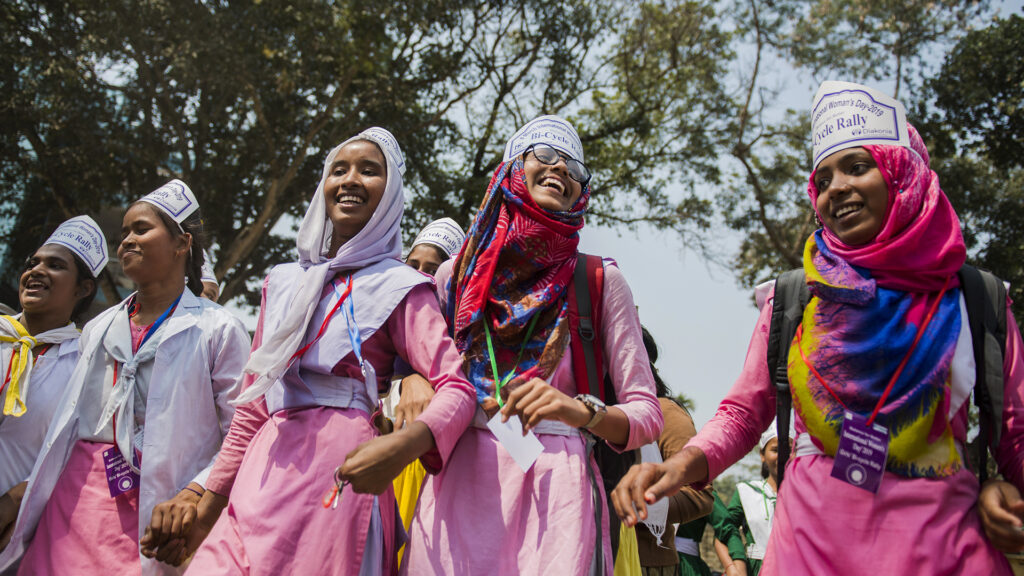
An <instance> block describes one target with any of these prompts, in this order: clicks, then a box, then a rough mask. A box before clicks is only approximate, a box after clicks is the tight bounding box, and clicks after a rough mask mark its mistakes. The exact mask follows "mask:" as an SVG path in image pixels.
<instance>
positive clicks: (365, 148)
mask: <svg viewBox="0 0 1024 576" xmlns="http://www.w3.org/2000/svg"><path fill="white" fill-rule="evenodd" d="M387 183H388V165H387V162H386V161H385V160H384V154H383V153H382V152H381V150H380V148H378V147H377V145H376V144H374V143H373V142H370V141H369V140H356V141H355V142H350V143H349V144H346V145H345V146H344V147H343V148H342V149H341V150H339V151H338V154H337V156H335V157H334V162H333V163H332V164H331V168H330V172H328V174H327V179H326V180H324V204H325V206H326V208H327V217H328V218H329V219H330V221H331V224H332V225H333V226H334V234H333V236H332V237H331V253H330V256H332V257H333V256H334V254H335V253H336V252H337V250H338V248H339V247H341V245H342V244H344V243H345V242H347V241H348V240H349V239H351V238H352V237H353V236H355V235H356V234H358V233H359V231H360V230H362V229H363V227H364V226H366V223H367V222H369V221H370V217H371V216H373V213H374V212H375V211H376V210H377V206H378V205H379V204H380V200H381V198H383V197H384V189H385V188H386V187H387Z"/></svg>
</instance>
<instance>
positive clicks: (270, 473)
mask: <svg viewBox="0 0 1024 576" xmlns="http://www.w3.org/2000/svg"><path fill="white" fill-rule="evenodd" d="M357 305H358V303H357ZM356 310H357V314H358V308H357V309H356ZM263 320H264V319H263V317H262V315H261V317H260V323H259V327H258V328H257V331H256V337H255V340H254V347H255V346H258V345H259V342H260V340H261V338H262V326H263ZM322 321H323V315H322V314H318V315H314V317H313V321H312V322H311V324H310V325H311V326H312V328H311V330H313V331H315V330H317V329H318V328H319V326H320V324H321V322H322ZM336 321H339V322H341V323H342V324H344V320H342V319H341V318H340V316H339V317H338V318H337V320H336ZM446 334H447V331H446V326H445V322H444V318H443V317H442V316H441V312H440V309H439V308H438V305H437V298H436V297H435V295H434V292H433V289H432V288H431V286H430V285H429V284H421V285H418V286H416V287H414V288H413V289H412V290H411V291H409V293H408V294H407V295H406V296H405V298H404V300H402V302H401V303H400V304H399V305H398V307H397V308H395V309H394V311H393V312H392V314H391V316H390V317H389V318H388V320H387V321H386V322H385V324H383V325H382V326H380V328H379V329H378V330H377V331H376V332H375V333H374V334H373V336H371V337H370V338H369V339H367V340H366V341H365V342H363V344H362V354H363V357H364V359H365V360H367V361H369V362H370V363H371V364H372V365H373V366H375V367H377V369H378V370H380V371H381V372H380V373H378V388H379V389H380V390H382V391H383V392H384V393H386V391H387V385H388V384H390V382H389V381H388V378H389V374H387V373H385V368H386V367H387V369H388V371H390V367H391V366H392V365H393V363H394V360H395V358H396V356H400V357H402V358H404V359H405V360H406V361H408V362H409V364H410V365H411V366H412V367H413V368H414V369H415V370H417V371H418V372H420V373H421V374H423V375H424V376H425V377H426V378H427V379H428V380H430V382H431V383H433V384H434V387H435V389H436V391H437V394H436V395H435V396H434V399H433V401H432V402H431V404H430V406H429V408H428V409H427V410H426V411H425V412H423V414H421V415H420V417H419V418H418V420H420V421H422V422H424V423H425V424H426V425H427V426H428V427H429V428H430V430H431V432H432V434H433V436H434V441H435V443H436V445H437V450H436V451H434V452H432V453H430V454H428V455H426V456H424V458H423V459H422V461H423V463H424V465H425V466H426V467H427V468H428V469H431V470H435V471H436V470H438V469H439V468H441V467H443V466H444V464H445V462H446V461H447V460H448V458H449V455H450V454H451V452H452V450H453V448H454V446H455V442H456V441H457V439H458V437H459V435H460V434H461V433H462V431H463V430H465V428H466V426H467V425H468V423H469V420H470V418H471V417H472V413H473V408H474V405H475V402H474V395H473V394H474V393H473V389H472V386H471V385H470V384H469V383H468V382H467V381H466V380H465V379H464V377H463V376H462V371H461V360H460V357H459V355H458V352H457V351H456V349H455V345H454V343H453V342H452V341H451V339H449V338H447V337H446ZM307 356H308V355H306V356H303V358H302V360H301V361H300V362H302V364H303V365H305V362H306V359H307ZM331 373H332V374H334V375H336V376H339V377H347V378H352V379H357V380H361V379H362V375H361V372H360V368H359V365H358V363H357V361H356V360H355V356H354V355H353V354H351V353H350V354H349V355H347V356H346V357H345V358H343V359H342V360H341V361H340V362H338V363H337V364H336V365H335V366H334V368H333V370H331ZM376 435H377V432H376V430H375V428H374V427H373V425H372V423H371V420H370V414H369V413H368V412H366V411H365V410H363V409H359V408H336V407H328V406H313V407H306V408H291V409H285V410H279V411H277V412H275V413H274V414H273V415H270V414H268V409H267V403H266V401H265V399H263V398H261V399H260V400H258V401H255V402H252V403H250V404H248V405H245V406H240V407H239V408H238V410H236V412H235V417H234V420H233V421H232V423H231V430H230V431H229V433H228V436H227V437H226V438H225V440H224V445H223V446H222V448H221V452H220V454H219V456H218V458H217V463H216V465H215V467H214V469H213V471H212V472H211V473H210V477H209V480H208V481H207V484H206V487H207V489H209V490H213V491H214V492H216V493H218V494H225V495H226V494H230V502H229V504H228V507H227V510H226V511H225V512H224V513H223V514H222V515H221V517H220V519H219V520H218V522H217V524H216V526H215V527H214V529H213V531H212V532H211V533H210V535H209V537H207V539H206V540H205V541H204V543H203V545H202V546H201V547H200V549H199V550H198V552H197V553H196V555H195V557H194V558H193V560H192V563H191V565H190V566H189V570H188V574H227V573H232V574H238V573H242V574H248V573H250V572H252V573H257V574H339V575H342V574H345V575H348V574H359V573H360V571H361V570H364V569H366V566H364V556H365V557H366V558H365V560H366V561H367V562H370V563H378V565H376V566H371V567H370V568H371V570H370V571H371V572H373V573H377V572H382V573H385V574H387V573H392V572H394V571H395V569H396V567H395V566H394V565H393V562H394V557H395V550H396V549H397V547H398V546H399V545H401V542H400V541H399V540H400V538H401V537H402V535H403V534H402V531H401V524H400V523H396V522H395V518H396V512H395V506H394V494H393V492H392V490H391V489H390V488H389V490H388V491H387V492H386V493H384V494H382V495H381V496H380V497H374V496H373V495H371V494H355V493H353V492H352V491H351V489H350V488H346V489H345V490H344V491H343V493H342V496H341V500H340V502H339V505H338V507H337V508H336V509H331V508H324V507H323V505H322V504H321V501H322V498H323V496H324V494H325V493H326V492H327V491H328V490H329V489H330V487H331V486H332V485H333V480H332V479H333V476H334V470H335V468H336V467H338V466H339V465H341V464H342V463H343V462H344V461H345V456H346V455H347V454H348V453H349V452H351V451H352V450H354V449H355V448H356V447H357V446H358V445H360V444H362V443H363V442H366V441H368V440H370V439H371V438H373V437H374V436H376ZM375 498H376V499H377V500H378V502H379V508H378V510H379V520H380V521H382V523H383V542H382V543H381V542H379V541H378V539H375V538H374V537H373V536H374V535H373V534H371V526H372V524H371V521H372V519H373V517H374V514H375V506H374V500H375ZM380 544H383V546H382V548H383V549H382V550H378V549H377V548H376V546H378V545H380ZM368 546H371V547H372V548H371V549H372V550H374V551H373V552H372V553H367V552H366V551H367V547H368ZM374 555H376V558H373V557H372V556H374Z"/></svg>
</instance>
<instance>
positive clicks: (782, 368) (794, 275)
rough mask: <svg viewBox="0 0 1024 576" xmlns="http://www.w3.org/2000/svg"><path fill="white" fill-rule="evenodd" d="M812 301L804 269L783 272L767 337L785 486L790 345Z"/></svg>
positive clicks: (791, 400) (787, 453) (774, 300)
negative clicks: (805, 310)
mask: <svg viewBox="0 0 1024 576" xmlns="http://www.w3.org/2000/svg"><path fill="white" fill-rule="evenodd" d="M810 300H811V293H810V291H809V290H808V289H807V280H806V277H805V276H804V271H803V269H802V268H797V269H795V270H789V271H788V272H783V273H782V275H781V276H779V278H778V279H777V280H776V281H775V297H774V299H773V300H772V323H771V326H770V330H769V333H768V353H767V360H768V374H770V375H771V376H772V381H773V383H774V384H775V417H776V419H777V420H776V421H777V426H778V434H779V476H778V485H779V486H781V485H782V477H783V475H784V473H785V469H786V462H787V461H788V460H789V452H790V450H789V413H790V410H791V409H792V407H793V397H792V395H791V393H790V390H789V370H788V366H787V364H788V362H789V345H790V343H792V342H793V337H794V336H795V335H796V329H797V326H799V325H800V322H801V321H802V320H803V317H804V308H805V307H806V306H807V303H808V302H809V301H810Z"/></svg>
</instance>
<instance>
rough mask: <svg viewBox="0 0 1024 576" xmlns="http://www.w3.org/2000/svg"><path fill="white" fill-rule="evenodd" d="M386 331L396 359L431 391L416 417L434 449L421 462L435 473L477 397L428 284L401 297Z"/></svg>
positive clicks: (457, 437) (470, 415)
mask: <svg viewBox="0 0 1024 576" xmlns="http://www.w3.org/2000/svg"><path fill="white" fill-rule="evenodd" d="M388 332H389V333H390V334H391V341H392V343H393V344H394V346H395V350H396V351H397V352H398V355H399V356H401V357H402V358H404V359H405V360H406V362H408V363H409V365H410V366H412V368H413V370H415V371H416V372H418V373H419V374H421V375H423V377H424V378H426V379H427V380H428V381H430V383H431V385H433V387H434V390H435V392H436V394H435V396H434V397H433V398H432V399H431V400H430V405H429V406H427V409H426V410H424V411H423V413H422V414H420V415H419V417H418V418H417V420H418V421H420V422H423V423H424V424H426V425H427V427H428V428H430V432H431V434H433V436H434V443H435V444H436V446H437V450H436V451H431V452H428V453H427V454H424V455H423V456H422V457H421V458H420V460H421V462H423V465H424V467H426V468H427V470H429V471H431V472H433V473H436V472H438V471H440V470H441V469H442V468H444V464H445V462H447V461H448V457H449V456H450V455H451V453H452V450H453V449H454V448H455V443H456V442H457V441H458V440H459V437H460V436H462V433H463V432H464V431H465V430H466V427H467V426H469V423H470V421H471V420H472V419H473V413H474V411H475V410H476V392H475V390H474V388H473V385H472V384H470V383H469V382H468V381H467V380H466V376H465V375H464V374H463V373H462V357H461V356H460V355H459V351H458V350H457V349H456V348H455V342H454V341H453V340H452V339H451V338H450V337H449V336H448V324H447V323H446V322H445V320H444V316H442V315H441V309H440V307H439V306H438V303H437V298H436V297H435V296H434V290H433V288H432V287H431V286H430V285H429V284H421V285H419V286H416V287H415V288H413V289H412V290H411V291H410V292H409V294H407V295H406V297H405V300H403V301H402V304H400V305H399V306H398V308H396V309H395V311H394V312H392V314H391V317H390V318H388Z"/></svg>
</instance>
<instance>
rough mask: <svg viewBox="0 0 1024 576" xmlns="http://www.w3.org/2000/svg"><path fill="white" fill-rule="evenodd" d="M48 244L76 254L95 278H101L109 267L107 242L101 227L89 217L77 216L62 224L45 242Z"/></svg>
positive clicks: (44, 243)
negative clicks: (104, 270)
mask: <svg viewBox="0 0 1024 576" xmlns="http://www.w3.org/2000/svg"><path fill="white" fill-rule="evenodd" d="M46 244H58V245H60V246H63V247H65V248H67V249H68V250H71V251H72V252H74V253H75V254H76V255H77V256H78V257H79V258H81V259H82V262H85V265H86V266H88V267H89V271H90V272H92V277H93V278H95V277H97V276H99V274H100V272H102V271H103V268H104V267H105V266H106V265H107V259H108V255H107V240H106V238H104V237H103V231H102V230H100V227H99V226H98V225H97V224H96V222H93V219H92V218H89V217H88V216H75V217H74V218H72V219H71V220H68V221H67V222H65V223H63V224H61V225H60V226H58V227H57V229H56V230H54V231H53V234H51V235H50V237H49V238H47V239H46V242H43V245H46Z"/></svg>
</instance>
